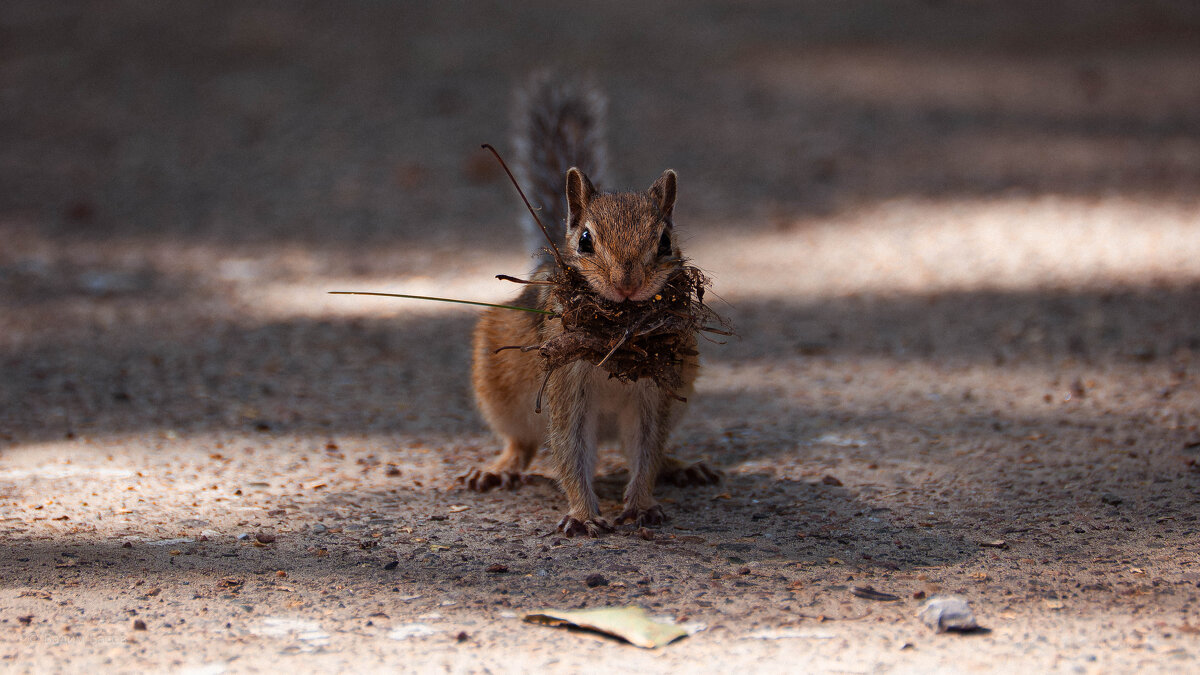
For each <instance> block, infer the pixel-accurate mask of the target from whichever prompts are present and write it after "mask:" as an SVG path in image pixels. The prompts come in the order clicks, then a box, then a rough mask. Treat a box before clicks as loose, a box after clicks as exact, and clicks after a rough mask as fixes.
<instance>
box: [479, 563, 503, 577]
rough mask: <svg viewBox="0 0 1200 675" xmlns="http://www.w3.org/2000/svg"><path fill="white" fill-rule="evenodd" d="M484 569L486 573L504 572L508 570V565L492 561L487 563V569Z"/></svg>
mask: <svg viewBox="0 0 1200 675" xmlns="http://www.w3.org/2000/svg"><path fill="white" fill-rule="evenodd" d="M484 571H485V572H487V573H488V574H504V573H505V572H507V571H508V565H505V564H504V563H492V564H491V565H488V566H487V569H485V570H484Z"/></svg>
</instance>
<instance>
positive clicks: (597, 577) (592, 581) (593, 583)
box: [583, 572, 608, 588]
mask: <svg viewBox="0 0 1200 675" xmlns="http://www.w3.org/2000/svg"><path fill="white" fill-rule="evenodd" d="M583 583H585V584H587V587H588V588H595V587H597V586H607V585H608V579H606V578H604V575H603V574H600V573H599V572H597V573H595V574H589V575H588V576H587V578H586V579H584V580H583Z"/></svg>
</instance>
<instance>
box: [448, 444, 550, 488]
mask: <svg viewBox="0 0 1200 675" xmlns="http://www.w3.org/2000/svg"><path fill="white" fill-rule="evenodd" d="M541 444H542V441H541V439H540V438H539V439H533V440H529V439H517V438H509V439H508V440H507V441H506V442H505V444H504V450H503V452H501V453H500V456H499V457H497V458H496V461H494V462H492V464H491V465H490V466H489V467H488V468H486V469H479V468H478V467H473V468H472V469H471V470H470V471H467V472H466V473H464V474H463V475H461V476H459V477H458V482H459V483H462V484H463V485H465V486H467V489H469V490H475V491H476V492H487V491H488V490H491V489H492V488H497V487H498V488H502V489H510V490H511V489H515V488H516V487H518V486H520V485H521V484H523V483H524V481H525V477H524V471H525V469H527V468H528V467H529V463H530V462H532V461H533V456H534V455H536V454H537V451H538V446H540V445H541Z"/></svg>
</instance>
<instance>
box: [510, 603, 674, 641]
mask: <svg viewBox="0 0 1200 675" xmlns="http://www.w3.org/2000/svg"><path fill="white" fill-rule="evenodd" d="M524 620H525V621H528V622H530V623H540V624H544V625H547V626H556V627H558V626H567V627H570V628H581V629H584V630H590V631H595V632H598V633H603V634H605V635H611V636H613V637H617V638H621V639H622V640H625V641H626V642H628V643H629V644H632V645H635V646H637V647H642V648H643V649H654V648H655V647H661V646H663V645H666V644H669V643H671V642H674V641H675V640H678V639H679V638H681V637H684V636H685V635H687V634H688V631H687V629H685V628H683V627H681V626H676V625H674V624H669V623H660V622H658V621H655V620H653V619H651V618H650V616H649V615H647V614H646V610H644V609H642V608H641V607H637V606H634V605H629V606H627V607H602V608H598V609H580V610H558V609H547V610H541V611H539V612H533V613H531V614H526V615H525V617H524Z"/></svg>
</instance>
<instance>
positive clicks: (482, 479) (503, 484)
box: [458, 468, 525, 492]
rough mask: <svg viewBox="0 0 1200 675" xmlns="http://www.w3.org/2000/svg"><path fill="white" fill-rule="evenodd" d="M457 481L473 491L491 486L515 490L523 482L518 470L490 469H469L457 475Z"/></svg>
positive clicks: (483, 490) (490, 487)
mask: <svg viewBox="0 0 1200 675" xmlns="http://www.w3.org/2000/svg"><path fill="white" fill-rule="evenodd" d="M458 483H459V484H460V485H463V486H466V488H467V489H468V490H472V491H474V492H487V491H488V490H491V489H493V488H500V489H502V490H515V489H516V488H518V487H520V486H521V485H523V484H524V483H525V477H524V476H523V475H522V474H521V472H520V471H491V470H483V469H478V468H475V469H471V470H470V471H468V472H466V473H464V474H463V475H461V476H459V477H458Z"/></svg>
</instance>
